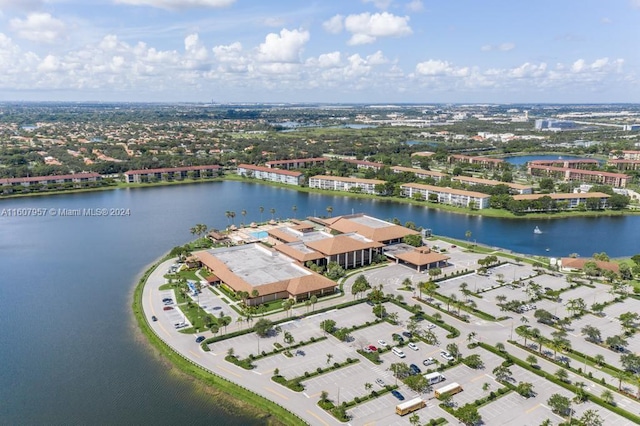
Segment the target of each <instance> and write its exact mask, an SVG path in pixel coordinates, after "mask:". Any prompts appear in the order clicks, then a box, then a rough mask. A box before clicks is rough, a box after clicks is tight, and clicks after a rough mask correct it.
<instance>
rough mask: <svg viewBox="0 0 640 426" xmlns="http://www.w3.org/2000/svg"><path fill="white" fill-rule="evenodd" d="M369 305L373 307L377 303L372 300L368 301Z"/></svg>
mask: <svg viewBox="0 0 640 426" xmlns="http://www.w3.org/2000/svg"><path fill="white" fill-rule="evenodd" d="M367 305H369V306H373V305H375V303H373V302H372V301H371V300H367Z"/></svg>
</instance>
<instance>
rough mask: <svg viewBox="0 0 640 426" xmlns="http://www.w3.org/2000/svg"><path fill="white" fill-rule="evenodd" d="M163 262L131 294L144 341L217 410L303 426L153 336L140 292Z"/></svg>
mask: <svg viewBox="0 0 640 426" xmlns="http://www.w3.org/2000/svg"><path fill="white" fill-rule="evenodd" d="M166 259H167V258H164V259H161V260H159V261H158V262H156V263H155V264H154V265H153V266H151V267H150V268H149V269H148V270H147V271H146V272H145V273H144V274H143V275H142V278H140V281H139V282H138V284H137V285H136V287H135V289H134V293H133V303H132V309H133V314H134V316H135V319H136V322H137V324H138V328H139V330H140V331H141V333H142V334H143V335H144V336H145V337H146V339H147V341H148V342H149V343H150V344H151V345H152V346H153V347H154V348H155V349H156V350H157V351H158V352H159V354H160V355H161V356H162V357H163V359H166V360H167V361H169V362H170V363H171V364H172V365H173V366H175V367H176V368H177V369H178V370H179V371H181V372H182V373H184V374H186V375H188V376H189V377H192V378H194V379H196V380H197V382H198V383H199V384H201V385H204V386H206V387H207V388H208V390H209V391H211V392H213V393H214V394H215V396H216V400H217V401H218V402H219V403H220V405H221V406H223V405H231V406H233V407H235V408H236V409H237V410H240V411H241V412H242V413H243V414H246V415H250V416H253V417H255V418H257V419H260V420H262V421H264V422H266V423H267V424H270V425H301V424H305V422H304V421H303V420H302V419H300V418H299V417H297V416H295V415H294V414H293V413H291V412H290V411H288V410H286V409H285V408H284V407H282V406H280V405H278V404H276V403H274V402H272V401H270V400H268V399H266V398H264V397H262V396H260V395H258V394H256V393H254V392H252V391H250V390H248V389H245V388H243V387H241V386H239V385H236V384H235V383H232V382H230V381H228V380H226V379H224V378H222V377H220V376H216V375H214V374H213V373H211V372H209V371H207V370H205V369H203V368H202V367H200V366H198V365H196V364H194V363H192V362H190V361H189V360H187V359H186V358H184V357H182V355H180V354H179V353H177V352H175V351H174V350H173V349H171V348H170V347H169V346H168V345H167V344H166V343H165V342H163V341H162V340H161V339H160V338H159V337H158V336H157V335H156V334H155V333H154V332H153V330H152V329H151V327H150V325H149V323H148V322H147V317H146V315H145V314H144V312H143V309H142V291H143V289H144V286H145V284H146V282H147V278H148V277H149V275H150V274H151V272H152V271H153V270H154V269H155V268H156V267H157V266H158V265H159V264H160V263H161V262H162V261H164V260H166Z"/></svg>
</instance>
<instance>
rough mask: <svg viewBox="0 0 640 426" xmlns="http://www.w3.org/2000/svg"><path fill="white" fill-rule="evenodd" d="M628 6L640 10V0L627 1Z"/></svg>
mask: <svg viewBox="0 0 640 426" xmlns="http://www.w3.org/2000/svg"><path fill="white" fill-rule="evenodd" d="M629 4H630V5H631V7H633V8H634V9H640V0H629Z"/></svg>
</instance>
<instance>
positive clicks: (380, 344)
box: [378, 340, 389, 347]
mask: <svg viewBox="0 0 640 426" xmlns="http://www.w3.org/2000/svg"><path fill="white" fill-rule="evenodd" d="M378 346H382V347H387V346H389V345H387V342H385V341H384V340H378Z"/></svg>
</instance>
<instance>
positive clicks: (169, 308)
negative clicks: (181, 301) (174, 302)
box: [162, 306, 173, 311]
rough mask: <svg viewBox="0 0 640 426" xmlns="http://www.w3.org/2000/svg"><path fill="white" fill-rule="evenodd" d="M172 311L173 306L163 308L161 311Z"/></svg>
mask: <svg viewBox="0 0 640 426" xmlns="http://www.w3.org/2000/svg"><path fill="white" fill-rule="evenodd" d="M172 309H173V306H165V307H164V308H162V310H163V311H170V310H172Z"/></svg>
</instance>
